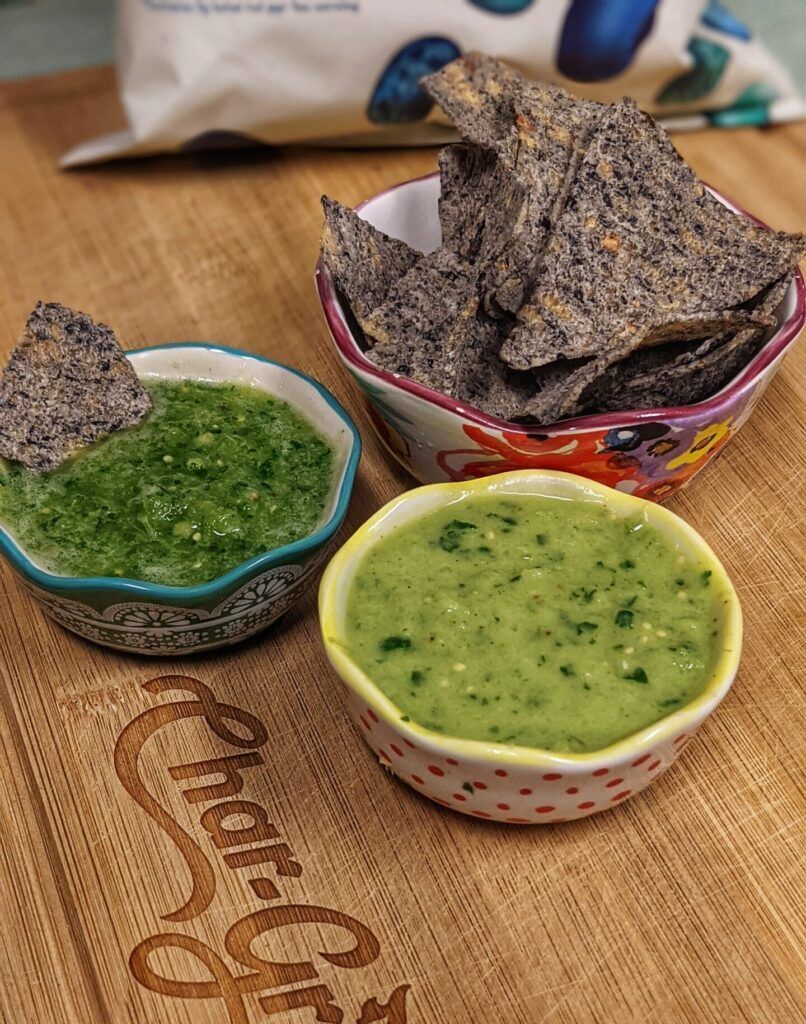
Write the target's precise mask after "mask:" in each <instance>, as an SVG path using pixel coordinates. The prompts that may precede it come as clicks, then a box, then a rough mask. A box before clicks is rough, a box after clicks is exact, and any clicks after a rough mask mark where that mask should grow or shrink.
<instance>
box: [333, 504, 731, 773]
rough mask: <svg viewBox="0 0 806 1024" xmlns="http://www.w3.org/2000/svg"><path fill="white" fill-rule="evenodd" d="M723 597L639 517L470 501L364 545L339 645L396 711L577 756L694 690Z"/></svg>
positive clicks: (589, 508) (706, 667) (440, 726)
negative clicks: (343, 643) (342, 642)
mask: <svg viewBox="0 0 806 1024" xmlns="http://www.w3.org/2000/svg"><path fill="white" fill-rule="evenodd" d="M726 599H727V598H726V595H724V594H721V593H720V592H719V588H718V586H717V584H716V583H715V582H714V581H713V579H712V576H711V572H710V570H709V569H708V568H707V567H705V566H704V565H702V564H700V563H699V562H698V561H696V560H693V559H691V558H690V557H684V556H683V555H682V554H680V553H679V552H678V550H677V549H676V548H675V546H674V545H673V543H671V542H670V541H669V540H668V539H667V538H666V537H665V536H664V535H663V534H662V533H660V531H658V530H656V529H655V528H653V527H651V526H649V525H648V524H647V523H646V522H645V521H644V519H643V517H642V516H640V515H638V516H633V517H630V518H620V517H617V516H616V515H614V514H613V513H611V512H610V511H609V510H608V509H607V508H605V507H604V506H603V505H600V504H598V503H595V502H592V501H568V500H562V499H555V498H543V497H530V496H508V497H495V496H484V497H469V498H465V499H464V500H461V501H458V502H454V503H452V504H451V505H449V506H448V507H446V508H444V509H440V510H438V511H435V512H432V513H430V514H429V515H427V516H425V517H423V518H421V519H419V520H416V521H414V522H412V523H408V524H406V525H403V526H401V527H399V528H398V529H396V530H395V531H394V532H393V533H391V534H390V535H388V536H386V537H385V538H383V539H382V540H381V541H379V542H378V543H377V544H376V545H375V546H374V547H372V548H371V549H370V550H369V551H368V553H367V554H366V556H365V557H364V559H363V560H362V562H361V563H360V565H359V567H358V570H357V572H356V576H355V579H354V581H353V583H352V585H351V589H350V593H349V596H348V606H347V634H346V644H347V649H348V651H349V653H350V654H351V656H352V657H353V659H354V660H355V661H356V662H357V664H358V665H360V666H361V668H362V669H363V670H364V671H365V672H366V674H367V675H368V676H369V677H370V678H371V679H372V680H373V681H374V682H375V683H376V684H377V685H378V686H379V687H380V688H381V690H383V692H384V693H385V694H386V695H387V696H388V697H389V698H390V699H391V700H392V701H393V702H394V703H395V704H396V705H397V707H398V708H400V710H401V712H402V717H403V718H404V719H410V720H412V721H414V722H417V723H419V724H420V725H423V726H425V727H426V728H428V729H433V730H434V731H436V732H440V733H444V734H446V735H451V736H458V737H465V738H468V739H476V740H486V741H489V742H493V743H508V744H518V745H522V746H528V747H541V748H543V749H547V750H553V751H565V752H575V753H581V752H586V751H592V750H598V749H601V748H603V747H606V746H608V745H609V744H611V743H614V742H615V741H616V740H619V739H621V738H623V737H625V736H628V735H629V734H630V733H633V732H636V731H637V730H639V729H642V728H643V727H645V726H647V725H650V724H651V723H653V722H656V721H657V720H658V719H660V718H663V717H664V716H666V715H668V714H670V713H671V712H673V711H675V710H676V709H677V708H680V707H682V706H683V705H684V704H687V703H688V702H689V701H691V700H692V699H693V698H694V697H696V696H697V695H698V694H699V693H701V692H702V690H703V688H704V686H705V684H706V682H707V680H708V678H709V675H710V673H711V671H712V668H713V666H714V662H715V658H716V652H717V646H718V644H717V635H718V631H719V624H720V622H721V611H722V604H723V602H724V601H726Z"/></svg>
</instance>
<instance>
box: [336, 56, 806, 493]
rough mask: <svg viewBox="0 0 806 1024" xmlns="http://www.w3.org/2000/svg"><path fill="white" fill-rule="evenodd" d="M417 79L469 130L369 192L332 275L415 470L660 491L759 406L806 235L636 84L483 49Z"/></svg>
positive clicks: (801, 298)
mask: <svg viewBox="0 0 806 1024" xmlns="http://www.w3.org/2000/svg"><path fill="white" fill-rule="evenodd" d="M424 85H425V86H426V88H427V89H428V90H429V91H430V92H431V94H432V96H433V97H434V99H436V101H437V102H438V103H439V104H440V106H442V107H443V109H444V110H445V111H446V113H448V114H449V116H451V118H452V119H453V120H454V122H455V123H456V125H457V127H458V128H459V129H460V132H461V134H462V137H463V141H462V143H460V144H458V145H453V146H449V147H447V148H446V149H444V150H443V151H442V153H441V155H440V161H439V163H440V169H439V172H438V173H435V174H431V175H428V176H426V177H424V178H420V179H416V180H414V181H409V182H404V183H402V184H400V185H397V186H394V187H393V188H391V189H388V190H387V191H385V192H383V193H381V194H379V195H377V196H374V197H372V198H371V199H368V200H367V201H365V202H364V203H362V204H361V205H360V206H359V207H358V209H357V210H355V211H353V210H348V209H347V208H345V207H343V206H341V205H340V204H338V203H336V202H333V201H332V200H329V199H324V200H323V205H324V207H325V228H324V232H323V242H322V258H321V259H320V261H319V264H318V266H317V287H318V291H319V297H320V301H321V303H322V308H323V311H324V314H325V319H326V321H327V324H328V328H329V331H330V334H331V337H332V339H333V342H334V344H335V346H336V351H337V353H338V355H339V357H340V359H341V360H342V362H343V364H344V365H345V367H346V368H347V370H348V371H349V372H350V373H351V375H352V376H353V377H354V379H355V380H356V382H357V383H358V385H359V386H360V388H361V389H362V391H363V392H364V394H365V396H366V398H367V401H368V405H369V410H370V415H371V418H372V422H373V424H374V426H375V428H376V430H377V432H378V434H379V436H380V438H381V440H382V441H383V443H384V444H385V446H386V447H387V449H388V450H389V451H390V452H391V453H392V454H393V455H394V456H395V458H396V459H397V460H398V461H399V462H401V463H402V464H403V465H404V466H405V468H406V469H408V470H409V471H410V472H411V473H412V474H413V475H414V476H415V477H416V478H417V479H418V480H420V481H423V482H435V481H441V480H465V479H472V478H475V477H480V476H486V475H489V474H492V473H500V472H502V471H506V470H510V469H519V468H524V467H528V468H548V469H561V470H567V471H569V472H574V473H579V474H581V475H583V476H587V477H589V478H591V479H594V480H598V481H600V482H602V483H605V484H609V485H611V486H614V487H617V488H618V489H619V490H622V491H625V492H628V493H634V494H637V495H640V496H642V497H646V498H649V499H651V500H663V499H664V498H665V497H667V496H668V495H670V494H671V493H673V492H674V491H675V490H677V489H678V488H680V487H681V486H683V485H684V484H685V483H686V482H687V481H688V480H689V479H691V477H692V476H694V475H695V473H697V472H698V471H699V470H700V469H702V468H703V467H704V466H705V465H706V464H707V463H708V462H709V460H710V459H711V458H713V457H714V456H715V455H716V454H717V453H718V452H719V451H720V450H722V448H723V447H724V445H725V444H726V443H727V442H728V440H729V439H730V437H731V436H732V435H733V434H734V433H735V432H736V431H737V430H738V429H739V427H740V426H741V425H742V424H743V423H744V421H745V420H746V419H747V417H748V416H749V415H750V412H751V411H752V409H753V408H754V406H755V404H756V403H757V401H758V400H759V398H760V397H761V395H762V393H763V391H764V389H765V388H766V387H767V385H768V384H769V382H770V380H771V379H772V377H773V376H774V374H775V372H776V371H777V369H778V367H779V366H780V364H781V361H782V359H783V357H784V355H785V353H786V351H787V350H788V348H789V347H790V345H791V344H792V343H793V342H794V340H795V339H796V337H797V335H798V334H799V332H800V330H801V328H802V327H803V324H804V321H806V288H805V287H804V282H803V278H802V276H801V274H800V272H799V271H798V270H797V268H796V264H797V262H798V260H799V259H800V258H802V256H803V255H804V253H806V238H804V236H802V235H794V234H787V233H785V232H778V231H772V230H769V229H767V228H766V226H765V225H763V224H762V223H761V222H759V221H758V220H756V219H755V218H752V217H750V216H748V215H747V214H745V213H744V211H742V210H741V209H740V208H739V207H737V206H736V205H735V204H733V203H731V202H730V201H729V200H728V199H727V198H726V197H724V196H721V195H720V194H719V193H717V192H716V191H715V190H713V189H710V188H708V187H706V186H704V185H703V184H702V183H701V182H700V181H699V180H698V179H697V178H696V176H695V175H694V174H693V172H692V171H691V170H690V168H688V166H687V165H686V164H685V163H684V161H683V160H682V158H681V157H680V156H679V155H678V154H677V152H676V150H675V149H674V147H673V146H672V144H671V142H670V141H669V139H668V137H667V136H666V133H665V132H664V131H663V129H662V128H661V127H660V126H658V125H657V124H656V123H655V122H654V121H652V119H651V118H649V117H648V116H647V115H645V114H643V113H642V112H641V111H640V110H638V108H637V107H636V106H635V105H634V104H633V103H632V102H631V101H629V100H624V101H622V103H619V104H614V105H612V106H602V105H601V104H594V103H590V102H588V101H583V100H577V99H575V98H574V97H571V96H570V95H569V94H568V93H565V92H564V91H563V90H561V89H558V88H557V87H555V86H549V85H545V84H543V83H534V82H529V81H527V80H525V79H523V78H521V77H520V76H519V75H517V74H516V73H515V72H513V71H511V69H509V68H507V67H506V66H505V65H503V64H501V63H500V62H498V61H493V60H491V59H490V58H484V57H478V56H473V55H471V56H469V57H465V58H461V59H460V60H458V61H455V62H454V63H453V64H451V65H448V66H447V67H446V68H445V69H443V71H441V72H439V73H438V74H437V75H434V76H430V78H429V79H426V80H424Z"/></svg>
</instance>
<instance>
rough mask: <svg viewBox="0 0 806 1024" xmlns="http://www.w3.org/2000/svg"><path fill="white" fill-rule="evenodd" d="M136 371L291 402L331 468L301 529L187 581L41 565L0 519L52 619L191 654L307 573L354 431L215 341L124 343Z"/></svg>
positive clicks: (84, 631) (235, 635) (342, 418)
mask: <svg viewBox="0 0 806 1024" xmlns="http://www.w3.org/2000/svg"><path fill="white" fill-rule="evenodd" d="M128 357H129V359H130V360H131V362H132V364H133V365H134V367H135V369H136V370H137V374H138V376H139V377H141V378H142V379H144V380H148V379H152V380H153V379H157V378H162V379H166V378H167V379H186V378H195V379H197V380H206V381H221V382H225V381H226V382H234V383H240V384H250V385H252V386H254V387H259V388H262V389H263V390H265V391H268V392H270V393H271V394H272V395H275V396H276V397H277V398H281V399H283V400H284V401H286V402H288V403H289V404H290V405H292V406H294V407H295V408H297V409H299V410H300V411H301V412H302V413H303V415H304V416H305V417H306V418H307V419H308V420H309V421H311V422H312V423H313V425H314V426H315V427H316V428H317V429H318V430H319V431H320V432H321V433H322V434H323V435H324V436H325V437H327V438H328V440H329V441H330V443H331V444H332V445H333V448H334V450H335V453H336V459H335V461H336V470H335V473H334V480H333V485H332V487H331V494H330V499H329V502H328V506H327V508H326V509H325V511H324V515H323V518H322V523H321V525H320V526H319V527H318V528H317V529H316V530H315V531H314V532H313V533H312V534H310V536H308V537H304V538H303V539H302V540H299V541H296V542H295V543H293V544H287V545H285V546H284V547H281V548H276V549H275V550H273V551H268V552H266V553H265V554H261V555H257V556H255V557H254V558H250V559H249V560H248V561H246V562H243V563H242V564H241V565H239V566H237V567H236V568H234V569H232V570H231V571H230V572H228V573H226V574H225V575H223V576H219V577H218V578H217V579H214V580H212V581H211V582H209V583H204V584H201V585H200V586H196V587H167V586H160V585H157V584H154V583H144V582H140V581H138V580H128V579H117V578H107V577H89V578H86V579H78V578H74V577H68V576H58V575H55V574H53V573H51V572H47V571H45V570H44V569H43V568H41V567H40V566H39V565H37V563H36V562H35V560H34V559H33V558H31V557H30V556H29V555H27V554H26V553H25V552H24V551H23V550H22V548H20V546H19V545H18V544H17V543H16V542H15V540H14V539H13V537H12V536H11V535H10V534H9V533H8V532H7V531H6V530H4V529H2V527H0V552H2V554H3V555H4V556H5V557H6V558H7V560H8V561H9V563H10V564H11V566H12V567H13V568H14V570H15V571H16V573H17V575H18V577H19V579H20V581H21V582H22V585H23V586H24V587H25V588H26V589H27V590H29V591H30V592H31V593H32V594H33V595H34V597H36V598H37V599H38V600H39V602H40V603H41V605H42V607H43V608H44V610H45V611H46V612H47V613H48V615H50V616H51V617H52V618H54V619H55V620H56V621H57V622H59V623H61V625H63V626H66V627H67V629H70V630H72V631H73V632H74V633H78V634H79V635H80V636H83V637H85V638H86V639H87V640H94V641H95V642H96V643H99V644H103V645H104V646H106V647H114V648H116V649H117V650H121V651H133V652H136V653H138V654H162V655H175V654H191V653H196V652H198V651H207V650H212V649H213V648H216V647H224V646H225V645H228V644H234V643H237V642H238V641H239V640H243V639H244V638H245V637H248V636H251V635H252V634H253V633H257V632H258V631H259V630H261V629H263V628H264V627H266V626H268V625H269V624H270V623H272V622H274V620H275V619H277V618H279V616H280V615H282V614H283V612H285V611H287V609H288V608H290V607H291V605H292V604H293V603H294V602H295V601H296V600H297V598H298V597H300V595H301V594H302V593H303V592H304V591H305V590H306V589H307V588H308V587H309V586H310V585H311V583H313V580H314V576H315V573H316V571H317V569H318V568H319V567H320V566H321V565H322V563H323V562H324V561H325V559H326V557H327V555H328V552H329V550H330V548H331V547H332V545H333V542H334V541H335V537H336V534H337V532H338V529H339V527H340V526H341V523H342V521H343V519H344V515H345V513H346V511H347V506H348V504H349V501H350V495H351V493H352V489H353V482H354V480H355V473H356V469H357V467H358V460H359V458H360V455H361V440H360V438H359V436H358V432H357V431H356V429H355V426H354V425H353V423H352V421H351V420H350V418H349V417H348V415H347V413H346V412H345V411H344V409H342V407H341V406H340V405H339V403H338V402H337V401H336V399H335V398H334V397H333V396H332V395H331V394H330V392H329V391H326V390H325V388H323V387H322V385H321V384H318V383H317V382H316V381H315V380H312V379H311V378H310V377H306V376H305V375H304V374H302V373H299V372H298V371H297V370H292V369H290V368H289V367H287V366H283V365H281V364H280V363H275V362H272V361H271V360H269V359H263V358H262V357H260V356H256V355H251V354H250V353H248V352H241V351H239V350H237V349H232V348H225V347H223V346H220V345H208V344H201V343H198V344H197V343H190V344H180V345H159V346H155V347H154V348H144V349H139V350H138V351H135V352H130V353H128Z"/></svg>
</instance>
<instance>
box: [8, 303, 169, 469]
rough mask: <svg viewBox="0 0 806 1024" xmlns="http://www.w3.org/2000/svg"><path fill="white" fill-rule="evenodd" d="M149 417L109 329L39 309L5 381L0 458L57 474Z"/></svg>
mask: <svg viewBox="0 0 806 1024" xmlns="http://www.w3.org/2000/svg"><path fill="white" fill-rule="evenodd" d="M150 409H151V399H150V398H149V396H148V392H147V391H146V390H145V388H144V387H143V385H142V384H141V383H140V381H139V380H138V379H137V375H136V374H135V372H134V370H133V368H132V365H131V363H130V362H129V361H128V359H127V358H126V356H125V355H124V353H123V350H122V349H121V347H120V345H119V344H118V342H117V340H116V338H115V335H114V333H113V332H112V330H111V329H110V328H109V327H107V326H105V325H104V324H96V323H94V322H93V320H92V319H91V318H90V317H89V316H87V315H86V314H85V313H76V312H74V311H73V310H71V309H68V308H67V307H66V306H61V305H59V304H58V303H55V302H50V303H44V302H39V303H37V305H36V308H35V309H34V311H33V313H31V315H30V317H29V318H28V322H27V324H26V326H25V332H24V334H23V336H22V338H21V340H20V341H19V343H18V344H17V347H16V348H15V349H14V351H13V352H12V353H11V357H10V359H9V361H8V363H7V364H6V367H5V370H4V371H3V377H2V380H0V456H2V457H3V458H5V459H10V460H12V461H14V462H20V463H22V465H23V466H26V467H27V468H28V469H33V470H49V469H54V468H55V467H56V466H58V465H59V464H60V463H61V462H63V461H64V459H65V458H67V456H69V455H70V454H72V453H73V452H74V451H76V450H78V449H79V448H83V447H84V446H85V445H88V444H91V443H92V442H93V441H97V440H99V439H100V438H102V437H105V436H106V435H107V434H112V433H114V432H115V431H117V430H122V429H123V428H124V427H133V426H135V425H136V424H137V423H139V422H140V421H141V420H142V419H143V417H144V416H145V415H146V413H148V412H149V410H150Z"/></svg>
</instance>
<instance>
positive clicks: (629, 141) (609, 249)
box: [501, 100, 806, 370]
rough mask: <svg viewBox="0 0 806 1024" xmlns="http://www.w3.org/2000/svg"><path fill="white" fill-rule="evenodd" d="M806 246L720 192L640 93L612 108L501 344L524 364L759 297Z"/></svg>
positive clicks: (590, 352) (511, 360)
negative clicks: (644, 105) (715, 193)
mask: <svg viewBox="0 0 806 1024" xmlns="http://www.w3.org/2000/svg"><path fill="white" fill-rule="evenodd" d="M805 253H806V237H804V236H803V235H791V234H787V233H786V232H777V231H767V230H764V229H762V228H758V227H756V226H755V225H754V224H753V223H752V222H751V221H750V220H749V219H747V218H745V217H739V216H737V215H736V214H735V213H733V212H732V211H731V210H729V209H727V207H725V206H723V205H722V204H721V203H720V202H718V200H716V199H714V198H713V197H712V196H711V195H710V194H709V193H708V192H707V191H706V189H705V187H704V186H703V185H702V184H701V183H700V182H699V181H698V180H697V178H696V177H695V176H694V174H693V172H692V171H691V170H690V168H689V167H688V166H687V165H686V164H685V163H684V162H683V160H682V158H681V157H680V156H679V155H678V153H677V151H676V150H675V149H674V147H673V146H672V144H671V142H670V141H669V139H668V136H667V135H666V133H665V132H664V131H663V129H662V128H660V127H659V126H658V125H657V124H655V122H654V121H652V119H651V118H650V117H648V116H647V115H645V114H643V113H642V112H641V111H640V110H639V109H638V108H637V107H636V106H635V104H634V103H632V102H631V101H630V100H624V101H623V102H622V103H619V104H617V105H615V106H614V107H611V108H609V109H608V110H607V112H606V113H605V115H604V116H603V117H602V119H601V120H600V122H599V126H598V128H597V131H596V133H595V134H594V137H593V140H592V142H591V145H590V147H589V149H588V151H587V153H586V155H585V158H584V160H583V161H582V163H581V165H580V167H579V171H578V173H577V177H576V179H575V180H574V183H573V187H572V189H571V191H570V193H569V196H568V200H567V202H566V205H565V208H564V210H563V213H562V215H561V217H560V218H559V220H558V221H557V224H556V229H555V232H554V234H553V236H552V239H551V242H550V243H549V246H548V248H547V250H546V253H545V257H544V261H543V268H542V273H541V276H540V279H539V281H538V282H537V284H536V286H535V289H534V291H533V293H532V295H531V296H530V298H529V300H528V301H527V303H526V304H525V305H524V306H523V307H522V308H521V309H520V311H519V312H518V325H517V327H516V328H515V330H514V331H513V332H512V334H511V335H510V336H509V338H508V339H507V341H506V342H505V344H504V346H503V347H502V350H501V356H502V358H503V359H504V360H505V362H507V363H508V364H509V365H510V366H512V367H513V368H514V369H520V370H525V369H529V368H534V367H537V366H540V365H542V364H543V363H547V362H551V361H552V360H554V359H558V358H563V359H572V358H578V357H583V356H595V355H597V354H601V353H602V351H603V350H604V351H606V350H607V349H608V348H616V347H618V346H620V344H621V341H622V340H623V338H624V337H625V335H627V334H629V333H630V332H632V333H633V334H635V335H638V334H641V335H644V336H646V337H650V336H651V333H652V332H651V331H650V332H649V333H647V332H646V331H645V328H647V327H649V328H651V327H653V326H654V325H657V324H659V323H662V322H664V321H668V320H671V319H673V318H687V317H695V316H697V315H700V314H706V315H712V314H713V312H714V311H715V310H728V309H730V308H731V307H734V306H737V305H739V304H741V303H744V302H746V301H748V300H749V299H751V298H752V297H753V296H754V295H755V294H757V293H758V292H759V291H760V290H761V289H762V288H763V287H764V286H765V285H767V284H769V282H771V281H774V280H776V279H777V278H779V277H780V276H781V275H782V274H783V273H784V272H786V271H787V270H788V269H790V268H791V267H792V266H794V265H795V264H796V263H797V262H798V260H799V259H800V258H801V257H802V256H803V255H804V254H805Z"/></svg>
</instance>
